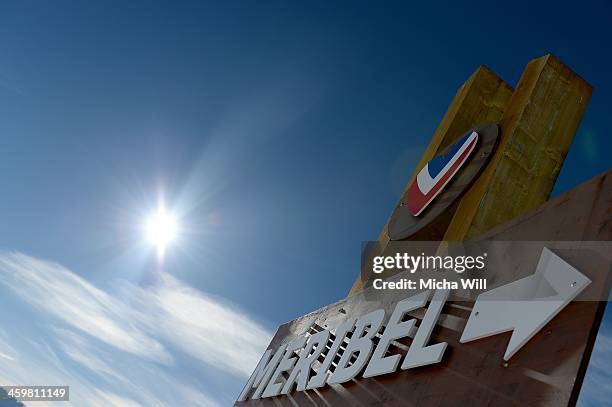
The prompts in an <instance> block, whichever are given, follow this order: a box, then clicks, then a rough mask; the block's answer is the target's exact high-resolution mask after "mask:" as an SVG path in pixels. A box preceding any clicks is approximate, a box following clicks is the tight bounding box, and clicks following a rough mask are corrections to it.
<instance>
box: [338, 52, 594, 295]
mask: <svg viewBox="0 0 612 407" xmlns="http://www.w3.org/2000/svg"><path fill="white" fill-rule="evenodd" d="M591 92H592V87H591V86H590V85H589V84H588V83H587V82H585V81H584V80H583V79H582V78H580V77H579V76H578V75H577V74H576V73H574V72H573V71H572V70H571V69H569V68H568V67H567V66H565V65H564V64H563V63H562V62H561V61H559V59H557V58H556V57H555V56H553V55H551V54H548V55H545V56H543V57H540V58H536V59H534V60H532V61H530V62H529V63H528V64H527V66H526V68H525V70H524V71H523V74H522V75H521V78H520V80H519V83H518V86H517V89H516V91H513V90H512V88H511V87H510V86H509V85H508V84H507V83H506V82H504V81H503V80H502V79H500V78H499V77H498V76H497V75H495V73H493V72H492V71H491V70H490V69H488V68H486V67H484V66H481V67H479V68H478V69H477V70H476V72H474V73H473V74H472V75H471V76H470V78H469V79H468V80H467V81H466V82H465V83H464V84H463V85H462V86H461V87H460V88H459V90H458V91H457V93H456V95H455V97H454V99H453V101H452V102H451V104H450V106H449V108H448V110H447V112H446V114H445V115H444V117H443V118H442V121H441V122H440V125H439V126H438V128H437V129H436V132H435V133H434V135H433V137H432V139H431V142H430V143H429V146H428V147H427V149H426V150H425V153H424V154H423V156H422V158H421V160H420V162H419V163H418V165H417V167H416V168H415V170H414V172H413V175H412V177H411V179H410V181H409V182H408V184H407V187H408V186H409V185H410V184H411V183H412V181H413V180H414V178H415V177H416V174H417V173H418V171H420V169H421V168H423V166H424V165H425V164H426V163H427V162H428V161H429V160H431V159H432V158H433V157H434V156H436V155H437V154H438V153H439V152H440V151H441V150H443V149H444V148H445V147H447V146H448V145H449V144H450V143H451V142H452V141H454V140H455V139H456V138H457V137H458V136H460V135H461V134H463V133H464V132H465V131H467V130H469V129H470V128H472V127H473V126H475V125H476V124H479V123H482V122H495V123H499V124H500V128H501V137H500V143H499V146H498V148H497V150H496V151H495V153H494V155H493V157H491V161H490V162H489V163H488V165H487V167H486V168H485V170H484V171H483V173H482V174H481V175H480V176H479V177H478V179H477V180H476V182H474V184H473V185H472V186H471V187H470V189H469V190H468V191H467V192H466V193H465V194H464V196H463V197H461V198H460V200H459V202H458V203H457V204H455V205H453V206H452V207H451V208H449V210H448V213H446V214H445V216H444V219H442V221H441V222H438V223H437V224H436V225H435V230H433V232H432V231H431V230H430V231H429V233H427V234H426V235H425V236H427V237H426V238H424V237H423V235H419V236H416V237H415V239H417V240H467V239H473V238H475V237H478V236H479V235H482V234H483V233H485V232H486V231H488V230H490V229H492V228H494V227H495V226H498V225H500V224H502V223H503V222H505V221H508V220H510V219H512V218H514V217H516V216H518V215H521V214H523V213H525V212H528V211H529V210H531V209H534V208H536V207H538V206H539V205H541V204H542V203H543V202H545V201H546V200H547V199H548V197H549V196H550V192H551V191H552V189H553V187H554V184H555V181H556V179H557V176H558V175H559V171H560V170H561V166H562V164H563V161H564V159H565V156H566V155H567V152H568V150H569V147H570V145H571V142H572V140H573V138H574V134H575V132H576V129H577V128H578V125H579V123H580V120H581V118H582V114H583V113H584V110H585V108H586V105H587V103H588V100H589V98H590V96H591ZM407 187H406V188H407ZM405 192H406V190H404V193H405ZM403 195H404V194H402V196H403ZM387 225H388V221H387V223H386V224H385V226H384V228H383V231H382V233H381V235H380V237H379V240H380V241H381V243H382V245H381V246H382V249H383V250H384V247H385V246H386V242H387V241H388V240H389V237H388V235H387ZM409 239H410V238H409ZM361 289H362V281H361V276H359V277H358V278H357V280H356V281H355V283H354V284H353V287H352V289H351V291H350V293H349V295H352V294H354V293H356V292H359V291H360V290H361Z"/></svg>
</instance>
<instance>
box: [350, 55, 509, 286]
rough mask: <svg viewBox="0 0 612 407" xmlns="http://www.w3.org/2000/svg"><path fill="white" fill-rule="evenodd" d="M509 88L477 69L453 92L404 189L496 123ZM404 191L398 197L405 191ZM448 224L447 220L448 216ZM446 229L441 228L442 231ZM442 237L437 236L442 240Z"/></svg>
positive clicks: (383, 234) (383, 235) (384, 235)
mask: <svg viewBox="0 0 612 407" xmlns="http://www.w3.org/2000/svg"><path fill="white" fill-rule="evenodd" d="M511 95H512V87H510V85H508V84H507V83H506V82H504V81H503V80H502V79H501V78H500V77H499V76H497V75H496V74H495V73H494V72H493V71H491V70H490V69H489V68H487V67H486V66H480V67H479V68H478V69H476V71H475V72H474V73H473V74H472V75H471V76H470V77H469V78H468V80H467V81H465V83H464V84H463V85H461V87H460V88H459V89H458V90H457V93H456V94H455V97H454V98H453V100H452V102H451V104H450V105H449V107H448V110H447V111H446V113H445V114H444V117H443V118H442V121H441V122H440V125H439V126H438V128H437V129H436V131H435V133H434V135H433V137H432V138H431V142H430V143H429V145H428V146H427V149H426V150H425V152H424V153H423V156H422V157H421V161H420V162H419V163H418V165H417V166H416V168H415V169H414V172H413V174H412V177H411V178H410V181H409V182H408V183H407V184H406V188H408V186H409V185H410V184H411V182H412V180H413V179H414V178H415V177H416V174H417V173H418V171H419V170H420V169H421V168H422V167H423V166H424V165H425V163H427V161H429V160H431V159H432V158H433V157H434V156H436V154H437V153H438V152H439V151H441V150H443V149H444V148H445V147H447V146H448V145H449V144H450V143H451V142H452V141H454V140H455V139H456V138H457V137H459V136H460V135H461V134H463V133H464V132H466V131H467V130H469V129H470V128H472V127H473V126H475V125H476V124H479V123H482V122H495V123H497V122H499V121H500V119H501V117H502V114H503V112H504V108H505V106H506V104H507V103H508V101H509V100H510V96H511ZM406 188H405V189H404V192H403V193H402V195H401V196H403V195H404V193H405V192H406ZM449 221H450V217H449ZM388 222H389V221H388V220H387V223H386V224H385V226H384V227H383V231H382V232H381V234H380V238H379V240H380V241H381V242H383V246H384V244H385V243H386V242H387V241H388V240H389V238H388V235H387V225H388ZM445 229H446V228H444V230H445ZM442 238H443V234H441V235H440V236H439V240H442ZM434 240H435V239H434ZM361 285H362V284H361V278H360V277H358V278H357V280H356V281H355V284H354V285H353V288H352V289H351V291H350V293H349V295H351V294H353V293H355V292H358V291H360V290H361Z"/></svg>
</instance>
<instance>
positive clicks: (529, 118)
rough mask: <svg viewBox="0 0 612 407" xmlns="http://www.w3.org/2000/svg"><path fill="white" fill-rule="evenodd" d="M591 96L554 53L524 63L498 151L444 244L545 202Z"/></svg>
mask: <svg viewBox="0 0 612 407" xmlns="http://www.w3.org/2000/svg"><path fill="white" fill-rule="evenodd" d="M591 92H592V87H591V86H590V85H589V84H588V83H587V82H585V81H584V80H583V79H582V78H580V77H579V76H578V75H577V74H576V73H574V72H573V71H572V70H571V69H569V68H568V67H567V66H565V65H564V64H563V63H562V62H561V61H559V59H557V58H556V57H555V56H553V55H550V54H549V55H545V56H543V57H540V58H537V59H534V60H532V61H530V62H529V63H528V64H527V67H526V68H525V70H524V71H523V74H522V75H521V78H520V80H519V83H518V85H517V88H516V91H515V92H514V93H513V94H512V97H511V98H510V101H509V102H508V104H507V106H506V109H505V111H504V113H503V117H502V119H501V122H500V127H501V139H500V144H499V147H498V149H497V151H496V153H495V154H494V156H493V157H492V158H491V162H490V163H489V164H488V166H487V168H486V169H485V171H483V173H482V174H481V175H480V177H479V178H478V180H477V181H476V182H475V183H474V185H473V186H472V187H471V188H470V190H469V191H467V192H466V193H465V195H464V196H463V197H462V198H461V200H460V202H459V205H458V207H457V210H456V212H455V214H454V215H453V219H452V221H451V222H450V225H449V226H448V229H447V231H446V234H445V236H444V240H466V239H473V238H475V237H477V236H479V235H482V234H483V233H485V232H486V231H488V230H490V229H491V228H493V227H495V226H497V225H500V224H502V223H503V222H505V221H507V220H510V219H512V218H514V217H516V216H518V215H521V214H523V213H525V212H527V211H529V210H531V209H534V208H536V207H538V206H539V205H540V204H542V203H543V202H545V201H546V200H547V199H548V197H549V195H550V192H551V191H552V189H553V186H554V184H555V181H556V179H557V176H558V175H559V171H560V170H561V166H562V164H563V161H564V159H565V156H566V155H567V152H568V150H569V147H570V145H571V142H572V140H573V138H574V134H575V132H576V129H577V128H578V125H579V123H580V119H581V118H582V114H583V113H584V110H585V108H586V105H587V102H588V101H589V98H590V96H591Z"/></svg>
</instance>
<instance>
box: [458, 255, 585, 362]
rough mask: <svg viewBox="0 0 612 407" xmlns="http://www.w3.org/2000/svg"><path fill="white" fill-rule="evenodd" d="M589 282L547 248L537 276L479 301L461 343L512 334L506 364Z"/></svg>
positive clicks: (490, 294) (520, 281)
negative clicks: (501, 334)
mask: <svg viewBox="0 0 612 407" xmlns="http://www.w3.org/2000/svg"><path fill="white" fill-rule="evenodd" d="M590 283H591V280H589V279H588V278H587V277H586V276H584V275H583V274H582V273H580V272H579V271H578V270H576V269H575V268H574V267H572V266H570V265H569V264H567V263H566V262H565V261H564V260H563V259H561V258H560V257H559V256H557V255H556V254H555V253H553V252H552V251H550V250H549V249H548V248H546V247H545V248H544V249H542V254H541V255H540V260H539V261H538V266H537V268H536V271H535V273H534V274H532V275H531V276H528V277H525V278H522V279H520V280H517V281H514V282H512V283H510V284H506V285H503V286H501V287H497V288H494V289H492V290H490V291H487V292H486V293H483V294H480V295H479V296H478V298H476V303H475V304H474V308H473V309H472V313H471V314H470V317H469V319H468V322H467V325H466V326H465V329H464V330H463V334H462V335H461V339H460V342H461V343H465V342H469V341H473V340H476V339H480V338H485V337H487V336H491V335H496V334H499V333H502V332H507V331H513V332H512V337H511V338H510V342H509V343H508V347H507V348H506V353H505V354H504V360H506V361H507V360H509V359H510V358H511V357H512V356H513V355H514V354H515V353H516V352H517V351H518V350H519V349H520V348H521V347H522V346H523V345H525V344H526V343H527V341H529V340H530V339H531V338H532V337H533V336H534V335H535V334H536V333H537V332H538V331H539V330H540V329H542V327H544V325H546V324H547V323H548V321H550V320H551V319H552V318H553V317H554V316H555V315H557V314H558V313H559V311H561V310H562V309H563V308H564V307H565V306H566V305H567V304H568V303H569V302H570V301H572V300H573V299H574V298H575V297H576V296H577V295H578V294H579V293H580V292H581V291H582V290H583V289H584V288H585V287H586V286H587V285H589V284H590Z"/></svg>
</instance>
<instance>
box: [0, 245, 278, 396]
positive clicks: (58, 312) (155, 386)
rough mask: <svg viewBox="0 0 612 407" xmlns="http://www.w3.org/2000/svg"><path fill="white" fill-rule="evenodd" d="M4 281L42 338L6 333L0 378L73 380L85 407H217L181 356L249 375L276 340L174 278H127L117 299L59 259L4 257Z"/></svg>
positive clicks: (0, 345)
mask: <svg viewBox="0 0 612 407" xmlns="http://www.w3.org/2000/svg"><path fill="white" fill-rule="evenodd" d="M0 284H2V285H4V286H5V287H6V288H7V289H8V290H9V291H10V292H12V293H13V294H16V298H17V300H18V302H19V304H22V305H21V306H22V307H23V304H27V305H29V306H26V307H25V308H26V309H29V311H27V312H30V313H33V314H34V315H38V316H40V321H43V322H40V323H39V325H37V326H38V327H39V328H37V329H40V330H41V335H40V337H43V338H45V339H44V340H38V339H26V340H23V339H24V338H29V337H30V335H29V334H28V333H23V335H21V334H20V333H19V332H10V333H9V332H2V331H0V358H2V359H3V360H4V362H3V363H0V380H4V382H3V383H12V384H32V383H46V384H69V385H71V397H72V399H73V400H75V403H76V404H79V405H80V403H81V402H84V403H86V404H87V405H94V406H95V405H145V406H154V405H167V404H168V403H170V404H175V405H196V406H197V405H202V406H214V405H217V404H218V403H217V402H216V401H215V400H216V399H217V398H218V396H219V395H218V394H217V395H216V396H215V397H212V396H211V395H210V394H209V392H210V390H214V389H207V388H206V385H205V384H204V385H202V383H201V382H199V381H196V380H192V379H191V378H189V377H185V375H184V373H183V372H181V367H183V364H184V363H185V361H184V360H185V359H187V360H189V361H191V362H189V363H191V364H195V366H189V369H196V370H197V369H198V368H200V369H201V368H202V366H204V367H205V370H211V369H214V370H218V371H220V372H225V374H230V375H232V376H237V377H241V378H242V377H245V376H247V375H248V374H250V372H251V370H252V369H253V368H254V366H255V365H256V364H257V361H258V358H259V356H260V354H261V352H262V351H263V350H264V349H265V347H266V345H267V344H268V342H269V339H270V337H271V334H270V332H269V331H267V330H266V329H265V328H264V327H263V326H262V325H260V324H259V323H257V322H255V321H254V320H253V319H252V318H250V317H249V316H248V315H247V314H246V313H245V312H243V311H241V310H239V309H238V308H236V307H235V306H234V305H232V304H229V303H227V302H226V301H223V300H221V299H218V298H214V297H211V296H209V295H207V294H205V293H203V292H201V291H198V290H196V289H194V288H193V287H190V286H188V285H186V284H185V283H183V282H181V281H180V280H178V279H176V278H174V277H172V276H170V275H167V274H162V275H161V276H160V278H159V279H158V280H157V281H156V283H154V284H153V285H151V286H147V287H139V286H137V285H134V284H132V283H129V282H127V281H123V282H122V283H121V284H120V287H121V290H120V295H119V293H110V292H107V291H104V290H101V289H99V288H97V287H95V286H94V285H92V284H91V283H89V282H88V281H87V280H85V279H84V278H82V277H80V276H79V275H77V274H75V273H73V272H72V271H70V270H68V269H67V268H65V267H63V266H61V265H59V264H57V263H53V262H48V261H43V260H39V259H35V258H33V257H30V256H27V255H24V254H20V253H5V254H0ZM19 304H14V305H13V307H19ZM13 311H14V310H13ZM43 331H44V332H43ZM198 364H200V366H197V365H198ZM203 387H204V388H203ZM164 388H165V389H173V391H172V395H171V397H170V396H169V394H168V392H167V391H164ZM232 396H234V395H225V396H224V397H225V399H226V400H227V399H228V398H229V399H231V397H232ZM181 400H182V401H181Z"/></svg>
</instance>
